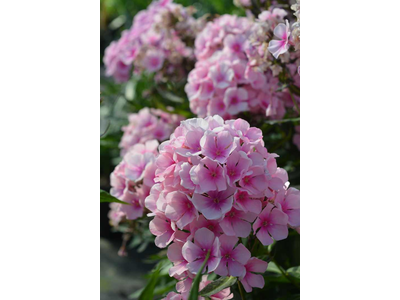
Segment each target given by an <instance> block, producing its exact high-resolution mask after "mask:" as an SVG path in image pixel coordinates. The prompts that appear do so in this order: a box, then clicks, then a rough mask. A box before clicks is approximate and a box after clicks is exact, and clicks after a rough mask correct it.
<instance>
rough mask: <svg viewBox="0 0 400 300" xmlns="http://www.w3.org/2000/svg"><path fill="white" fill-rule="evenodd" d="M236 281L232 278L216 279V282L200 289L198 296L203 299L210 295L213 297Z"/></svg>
mask: <svg viewBox="0 0 400 300" xmlns="http://www.w3.org/2000/svg"><path fill="white" fill-rule="evenodd" d="M236 281H237V278H236V277H233V276H229V277H221V278H218V279H217V280H215V281H213V282H211V283H209V284H208V285H207V286H206V287H205V288H204V289H202V290H201V291H200V294H199V295H200V296H203V297H210V296H211V295H214V294H216V293H218V292H220V291H222V290H223V289H226V288H227V287H230V286H232V285H234V284H235V283H236Z"/></svg>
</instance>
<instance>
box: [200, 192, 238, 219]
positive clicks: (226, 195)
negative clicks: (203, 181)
mask: <svg viewBox="0 0 400 300" xmlns="http://www.w3.org/2000/svg"><path fill="white" fill-rule="evenodd" d="M234 193H235V189H234V188H230V187H228V189H226V190H224V191H221V192H217V191H209V192H207V194H204V195H201V194H196V193H195V194H193V197H192V202H193V204H194V205H195V207H196V209H197V210H198V211H199V212H201V213H202V214H203V215H204V217H206V218H207V219H209V220H217V219H220V218H221V217H223V216H224V214H226V213H227V212H228V211H229V210H230V209H231V208H232V204H233V194H234Z"/></svg>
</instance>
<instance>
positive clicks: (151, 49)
mask: <svg viewBox="0 0 400 300" xmlns="http://www.w3.org/2000/svg"><path fill="white" fill-rule="evenodd" d="M193 12H194V10H193V8H191V7H188V8H185V7H183V6H182V5H180V4H176V3H173V2H172V0H159V1H154V2H153V3H151V4H150V5H149V7H148V8H147V9H146V10H143V11H140V12H139V13H138V14H137V15H136V16H135V18H134V20H133V25H132V27H131V28H130V29H128V30H125V31H124V32H123V33H122V36H121V38H120V39H119V40H118V41H114V42H112V43H111V44H110V46H109V47H108V48H107V49H106V50H105V54H104V64H105V67H106V75H108V76H113V77H114V79H115V80H116V81H117V82H124V81H127V80H128V79H129V78H130V75H131V73H132V66H133V72H134V73H135V74H141V73H142V72H145V71H146V72H148V73H154V72H157V74H158V75H159V76H158V78H160V77H165V76H168V77H171V76H177V77H178V78H181V77H182V76H183V75H185V73H184V68H183V67H182V64H183V61H184V60H185V59H193V49H192V48H191V44H192V43H193V41H194V37H195V35H196V34H197V32H198V31H199V30H200V29H201V28H202V27H203V23H204V22H203V21H202V20H201V19H199V20H196V19H194V18H193V17H192V14H193ZM182 72H183V73H182Z"/></svg>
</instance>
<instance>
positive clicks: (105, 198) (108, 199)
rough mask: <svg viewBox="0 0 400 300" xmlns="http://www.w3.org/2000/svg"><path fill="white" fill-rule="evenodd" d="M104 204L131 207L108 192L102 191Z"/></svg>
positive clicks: (101, 200)
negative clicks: (109, 203)
mask: <svg viewBox="0 0 400 300" xmlns="http://www.w3.org/2000/svg"><path fill="white" fill-rule="evenodd" d="M103 202H116V203H121V204H127V205H129V203H126V202H124V201H121V200H118V199H117V198H115V197H113V196H111V195H110V194H109V193H107V192H106V191H103V190H100V203H103Z"/></svg>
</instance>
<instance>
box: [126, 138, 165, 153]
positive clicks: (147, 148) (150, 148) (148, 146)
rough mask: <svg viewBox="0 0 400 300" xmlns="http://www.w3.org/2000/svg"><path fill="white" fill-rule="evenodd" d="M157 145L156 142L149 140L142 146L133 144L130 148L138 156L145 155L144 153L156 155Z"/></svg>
mask: <svg viewBox="0 0 400 300" xmlns="http://www.w3.org/2000/svg"><path fill="white" fill-rule="evenodd" d="M159 145H160V143H159V142H158V141H157V140H149V141H146V142H145V143H144V144H135V145H134V146H133V147H132V149H133V151H135V152H137V153H140V154H145V153H146V152H150V153H153V154H154V155H156V154H157V153H158V151H157V148H158V146H159Z"/></svg>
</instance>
